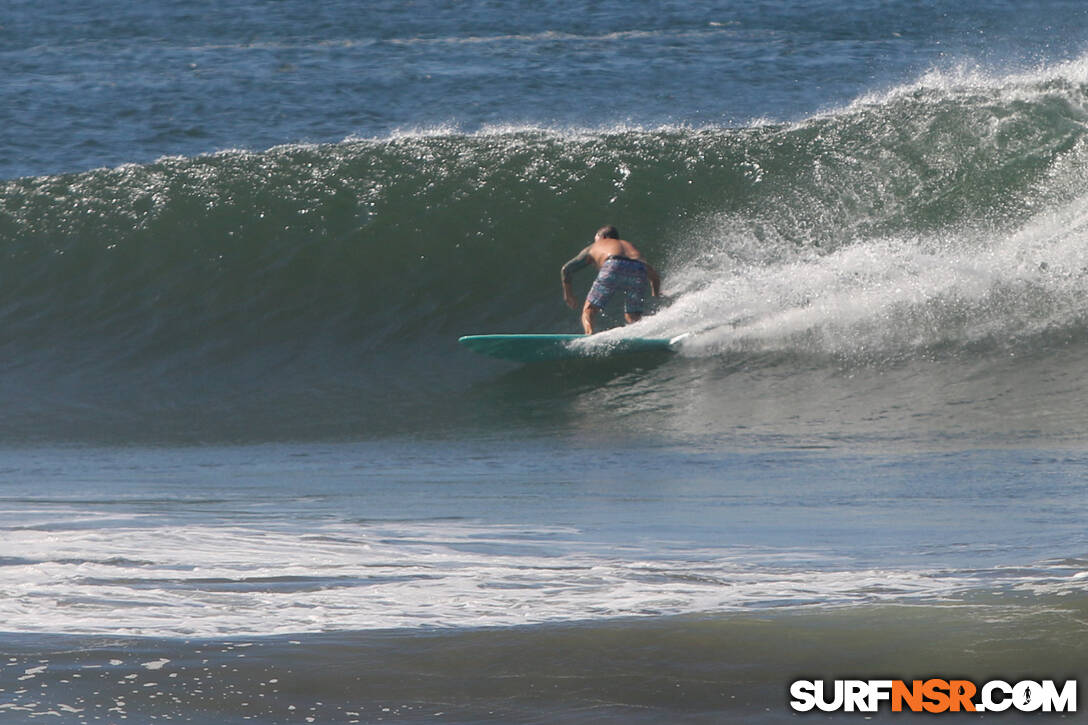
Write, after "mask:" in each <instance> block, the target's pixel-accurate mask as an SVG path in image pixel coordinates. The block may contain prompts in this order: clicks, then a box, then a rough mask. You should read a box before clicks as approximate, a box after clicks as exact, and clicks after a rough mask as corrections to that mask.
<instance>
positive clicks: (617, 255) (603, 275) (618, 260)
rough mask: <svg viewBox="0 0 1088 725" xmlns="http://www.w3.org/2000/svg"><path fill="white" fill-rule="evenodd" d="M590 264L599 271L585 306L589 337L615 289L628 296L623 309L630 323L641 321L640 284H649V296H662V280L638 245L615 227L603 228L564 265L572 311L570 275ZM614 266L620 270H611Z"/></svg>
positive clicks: (575, 305)
mask: <svg viewBox="0 0 1088 725" xmlns="http://www.w3.org/2000/svg"><path fill="white" fill-rule="evenodd" d="M590 263H592V264H593V265H595V266H596V267H597V269H598V270H600V272H599V273H598V275H597V280H596V281H595V282H594V283H593V287H592V288H591V289H590V291H589V295H588V296H587V297H586V301H585V305H583V307H582V327H583V328H584V329H585V332H586V334H587V335H592V334H593V332H594V329H593V323H594V321H595V318H596V316H597V313H598V312H600V310H601V309H603V307H604V305H605V304H606V303H607V302H608V299H609V298H610V297H611V296H612V293H613V292H614V291H615V289H617V288H622V289H623V291H624V292H625V294H626V296H627V299H626V302H625V308H624V311H625V314H624V317H625V318H626V319H627V322H637V321H638V320H640V319H641V318H642V297H644V296H645V295H644V292H642V291H641V290H640V287H639V285H640V284H641V285H642V286H645V284H648V285H649V287H650V293H651V294H652V295H654V296H657V295H658V294H659V293H660V287H661V278H660V277H659V276H658V274H657V271H656V270H654V268H653V267H651V266H650V264H649V263H648V262H647V261H646V260H644V259H643V258H642V254H641V253H640V252H639V251H638V249H637V248H636V247H635V245H634V244H631V243H630V242H628V241H627V240H625V239H620V237H619V232H618V231H617V230H616V228H615V227H611V226H609V227H602V228H601V229H599V230H598V231H597V235H596V236H595V237H594V238H593V243H592V244H590V245H589V246H588V247H586V248H585V249H583V250H582V251H581V252H579V253H578V256H576V257H575V258H574V259H572V260H570V261H569V262H567V263H566V264H565V265H563V271H562V277H563V299H564V300H565V301H566V303H567V305H568V306H569V307H570V308H571V309H572V310H576V309H578V302H577V300H575V299H574V293H573V291H572V290H571V283H570V278H571V275H572V274H573V273H574V272H575V271H577V270H578V269H581V268H582V267H585V266H588V265H589V264H590ZM613 267H616V268H617V269H612V268H613ZM640 280H641V282H640ZM617 285H618V287H617Z"/></svg>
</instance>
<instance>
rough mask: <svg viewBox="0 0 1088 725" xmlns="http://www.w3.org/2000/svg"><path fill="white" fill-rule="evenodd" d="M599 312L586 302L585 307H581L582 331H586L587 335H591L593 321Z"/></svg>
mask: <svg viewBox="0 0 1088 725" xmlns="http://www.w3.org/2000/svg"><path fill="white" fill-rule="evenodd" d="M597 312H599V310H598V309H597V308H596V307H595V306H594V305H591V304H590V303H589V300H586V303H585V305H583V306H582V329H584V330H585V331H586V334H587V335H592V334H593V320H594V319H595V318H596V317H597Z"/></svg>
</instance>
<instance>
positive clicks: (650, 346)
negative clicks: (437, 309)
mask: <svg viewBox="0 0 1088 725" xmlns="http://www.w3.org/2000/svg"><path fill="white" fill-rule="evenodd" d="M585 337H586V336H585V335H466V336H465V337H462V338H459V339H458V342H460V343H461V344H462V345H464V346H465V347H467V348H468V349H469V350H472V351H473V352H478V353H480V354H481V355H488V356H490V357H497V358H502V359H503V360H511V361H513V362H521V363H528V362H545V361H549V360H575V359H579V358H597V357H612V356H614V355H627V354H631V353H639V352H641V353H646V352H671V351H674V350H675V345H676V343H677V342H678V341H679V338H672V339H671V340H670V339H666V338H649V337H627V338H621V339H617V340H609V341H607V342H602V343H601V344H599V345H598V344H594V345H578V344H575V343H577V341H579V340H583V339H585Z"/></svg>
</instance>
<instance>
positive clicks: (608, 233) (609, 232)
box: [596, 224, 620, 239]
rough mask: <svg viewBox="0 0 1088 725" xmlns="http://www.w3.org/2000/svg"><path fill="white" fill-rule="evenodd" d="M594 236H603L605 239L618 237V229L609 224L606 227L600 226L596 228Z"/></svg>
mask: <svg viewBox="0 0 1088 725" xmlns="http://www.w3.org/2000/svg"><path fill="white" fill-rule="evenodd" d="M596 236H598V237H604V238H605V239H619V238H620V230H619V229H616V227H614V226H612V225H611V224H609V225H608V226H606V227H601V228H600V229H598V230H597V234H596Z"/></svg>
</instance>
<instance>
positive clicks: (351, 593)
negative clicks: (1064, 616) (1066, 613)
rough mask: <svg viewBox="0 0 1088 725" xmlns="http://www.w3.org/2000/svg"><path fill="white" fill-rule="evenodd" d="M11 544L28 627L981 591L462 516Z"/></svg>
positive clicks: (768, 553) (6, 598) (343, 618)
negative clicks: (592, 540) (671, 551)
mask: <svg viewBox="0 0 1088 725" xmlns="http://www.w3.org/2000/svg"><path fill="white" fill-rule="evenodd" d="M5 545H6V547H7V551H8V552H9V553H10V554H12V555H14V556H17V557H19V558H21V559H26V560H28V563H26V564H22V565H12V566H7V567H5V577H4V580H3V584H2V585H0V589H2V592H0V593H2V594H3V596H0V621H3V622H4V627H5V629H7V630H9V631H19V632H58V633H81V634H115V635H150V636H178V637H190V636H239V635H249V634H274V633H291V632H318V631H329V630H366V629H384V628H400V627H464V626H488V625H516V624H527V623H539V622H552V621H565V620H580V619H587V618H605V617H630V616H646V615H668V614H681V613H692V612H721V611H730V610H740V609H751V608H764V607H781V606H813V605H816V606H840V605H850V604H858V603H870V602H884V601H901V600H904V599H907V600H913V599H918V598H922V599H927V600H931V599H935V598H944V597H949V596H955V595H956V594H957V593H959V592H963V591H965V590H969V589H972V588H976V587H978V586H980V585H981V583H982V582H981V580H980V579H979V578H978V577H975V576H972V575H970V574H963V573H957V572H943V571H939V570H898V569H869V568H860V569H858V568H851V567H849V565H848V562H842V561H839V560H835V559H832V558H830V557H826V556H822V555H821V554H820V553H819V552H795V551H783V550H772V549H768V550H759V549H754V548H734V549H725V548H723V549H702V550H683V549H681V550H679V551H680V552H681V553H679V554H676V555H674V556H672V557H671V558H670V557H669V556H666V557H661V556H657V555H655V554H654V553H652V552H651V551H649V550H641V549H639V548H637V547H624V548H623V549H622V550H617V549H616V548H615V547H613V546H610V545H604V544H600V545H595V544H589V543H586V542H584V541H582V540H581V538H580V535H579V532H577V531H575V530H573V529H567V528H561V527H548V528H541V529H525V528H518V527H510V526H499V525H482V524H470V523H458V522H421V523H406V524H401V523H397V524H374V523H366V524H351V523H341V524H335V525H333V524H330V525H325V526H320V527H315V528H313V529H311V530H310V531H309V532H308V533H306V534H299V533H296V532H291V531H287V530H283V529H276V528H263V529H262V528H248V527H240V526H211V525H194V526H158V527H156V526H147V527H130V528H100V529H95V530H67V531H50V532H42V531H36V530H17V531H12V532H10V536H7V539H6V544H5ZM76 557H78V558H76ZM799 562H800V563H799ZM1052 580H1053V575H1052V574H1048V575H1047V579H1046V581H1047V582H1050V581H1052ZM1062 581H1063V582H1064V585H1065V586H1067V587H1070V586H1073V587H1075V586H1079V587H1082V588H1083V587H1085V585H1086V583H1085V582H1084V581H1083V580H1077V579H1074V578H1071V577H1064V578H1063V580H1062ZM165 664H167V661H166V660H157V661H153V662H146V663H143V665H142V666H143V667H145V668H146V669H148V670H156V669H159V668H161V667H163V666H164V665H165Z"/></svg>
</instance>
